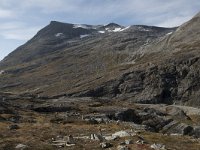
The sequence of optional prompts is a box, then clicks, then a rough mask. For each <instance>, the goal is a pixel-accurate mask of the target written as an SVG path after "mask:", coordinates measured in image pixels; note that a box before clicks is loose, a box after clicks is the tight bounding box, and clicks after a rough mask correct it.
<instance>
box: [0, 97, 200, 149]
mask: <svg viewBox="0 0 200 150" xmlns="http://www.w3.org/2000/svg"><path fill="white" fill-rule="evenodd" d="M1 95H3V96H2V97H1V103H0V137H1V140H0V149H2V150H13V149H27V150H28V149H35V150H37V149H38V150H39V149H41V150H43V149H87V150H90V149H91V150H94V149H107V148H108V149H113V150H115V149H117V150H143V149H144V150H153V149H156V150H159V149H160V150H165V149H169V150H170V149H171V150H176V149H177V150H188V149H190V150H197V149H200V140H199V138H200V123H199V121H200V111H199V110H198V109H195V108H192V107H182V106H181V107H179V106H174V105H166V104H158V105H144V104H134V103H132V102H131V101H123V102H122V101H118V100H117V99H116V100H112V101H111V100H109V99H103V98H99V99H97V98H96V99H94V98H91V97H87V98H86V97H85V98H68V97H62V98H57V99H56V98H54V99H42V98H33V97H31V96H30V95H29V96H28V95H26V96H25V95H24V96H21V97H20V96H19V95H14V94H11V93H1Z"/></svg>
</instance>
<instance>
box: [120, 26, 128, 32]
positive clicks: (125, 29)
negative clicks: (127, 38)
mask: <svg viewBox="0 0 200 150" xmlns="http://www.w3.org/2000/svg"><path fill="white" fill-rule="evenodd" d="M129 28H130V26H128V27H126V28H124V29H121V30H120V31H125V30H127V29H129Z"/></svg>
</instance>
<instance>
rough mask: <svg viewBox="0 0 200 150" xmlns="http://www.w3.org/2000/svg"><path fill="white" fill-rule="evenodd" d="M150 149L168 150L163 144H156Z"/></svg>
mask: <svg viewBox="0 0 200 150" xmlns="http://www.w3.org/2000/svg"><path fill="white" fill-rule="evenodd" d="M150 147H151V148H152V149H155V150H166V148H165V145H163V144H155V143H154V144H152V145H151V146H150Z"/></svg>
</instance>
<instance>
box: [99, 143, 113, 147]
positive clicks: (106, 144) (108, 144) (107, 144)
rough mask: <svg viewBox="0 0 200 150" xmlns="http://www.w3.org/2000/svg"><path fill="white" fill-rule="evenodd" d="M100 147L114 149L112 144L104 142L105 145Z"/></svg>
mask: <svg viewBox="0 0 200 150" xmlns="http://www.w3.org/2000/svg"><path fill="white" fill-rule="evenodd" d="M100 147H101V148H109V147H112V144H110V143H108V142H103V143H100Z"/></svg>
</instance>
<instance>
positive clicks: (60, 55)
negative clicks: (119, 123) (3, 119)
mask: <svg viewBox="0 0 200 150" xmlns="http://www.w3.org/2000/svg"><path fill="white" fill-rule="evenodd" d="M199 24H200V21H199V15H196V16H195V17H194V18H193V19H191V20H190V21H188V23H186V24H183V25H182V26H180V27H178V28H162V27H154V26H145V25H133V26H130V27H123V26H120V25H116V24H112V23H111V24H108V25H109V26H112V28H109V29H107V27H108V26H100V25H99V26H96V27H95V26H92V25H83V24H82V25H79V24H68V23H59V22H56V21H53V22H51V23H50V24H49V25H48V26H46V27H45V28H43V29H42V30H40V31H39V32H38V33H37V34H36V36H34V37H33V39H32V40H30V41H29V42H27V43H26V44H25V45H23V46H22V47H20V48H18V49H17V50H16V51H14V52H13V53H11V54H10V55H9V56H8V57H6V58H5V59H4V60H3V61H2V62H1V63H0V70H4V71H5V72H4V74H3V75H1V78H0V82H1V86H0V90H2V91H11V92H13V91H15V92H19V93H22V94H23V93H30V94H33V95H38V94H39V95H41V96H47V97H51V96H56V95H68V96H73V97H74V96H75V97H109V98H114V99H121V100H123V99H128V100H131V101H133V102H139V103H167V104H172V103H179V104H183V105H192V106H193V105H197V104H198V91H199V89H200V88H199V83H198V82H196V83H195V82H194V81H195V80H198V78H199V73H198V71H199V67H198V65H197V64H198V62H199V53H198V49H199V45H198V42H199V38H198V35H199V26H198V25H199ZM95 28H96V29H95ZM189 34H192V37H190V36H186V35H189ZM194 39H195V40H194ZM187 57H188V58H187ZM192 76H193V77H192ZM35 81H37V82H35ZM186 83H187V84H186ZM194 87H195V88H194ZM197 106H198V105H197Z"/></svg>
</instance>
